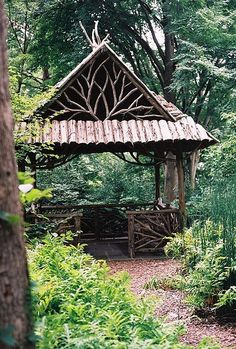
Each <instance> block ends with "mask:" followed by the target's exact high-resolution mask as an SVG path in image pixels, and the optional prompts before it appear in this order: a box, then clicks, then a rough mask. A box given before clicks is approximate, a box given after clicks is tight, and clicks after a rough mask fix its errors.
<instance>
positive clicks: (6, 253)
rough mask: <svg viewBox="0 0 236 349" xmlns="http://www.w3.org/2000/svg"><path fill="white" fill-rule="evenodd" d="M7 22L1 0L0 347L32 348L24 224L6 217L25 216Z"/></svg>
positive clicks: (1, 0) (4, 348)
mask: <svg viewBox="0 0 236 349" xmlns="http://www.w3.org/2000/svg"><path fill="white" fill-rule="evenodd" d="M6 26H7V21H6V17H5V16H4V4H3V0H0V118H1V120H0V246H1V248H0V329H1V333H3V335H1V337H0V348H1V349H8V348H9V349H10V348H11V349H12V348H17V349H29V348H33V347H34V346H33V345H32V343H30V341H29V340H28V339H27V336H28V335H29V333H30V330H31V326H30V314H29V311H28V309H29V306H28V303H27V302H29V299H28V296H29V279H28V272H27V261H26V252H25V246H24V239H23V225H22V223H15V224H13V223H12V222H10V221H7V220H6V219H4V215H5V217H6V214H10V215H18V216H21V205H20V202H19V195H18V183H17V172H16V160H15V155H14V142H13V132H12V130H13V119H12V115H11V109H10V99H9V92H8V74H7V57H6ZM11 330H12V337H13V339H14V341H15V344H14V345H13V346H10V345H9V343H8V344H7V343H6V341H5V343H4V338H5V336H4V331H6V332H10V331H11Z"/></svg>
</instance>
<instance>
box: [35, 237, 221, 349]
mask: <svg viewBox="0 0 236 349" xmlns="http://www.w3.org/2000/svg"><path fill="white" fill-rule="evenodd" d="M29 257H30V265H31V277H32V279H33V280H34V283H35V286H34V288H33V303H34V304H33V308H34V311H35V318H36V321H37V322H36V334H37V335H38V343H37V348H38V349H48V348H50V349H54V348H55V349H60V348H63V349H74V348H80V349H89V348H95V349H106V348H107V349H110V348H115V349H126V348H127V349H142V348H143V349H154V348H160V349H161V348H163V349H164V348H165V349H168V348H170V349H178V348H191V347H190V346H187V345H185V344H182V343H180V342H179V336H180V335H181V334H182V333H183V332H184V330H183V327H182V326H178V327H175V328H173V327H172V326H170V325H167V324H166V323H164V322H163V321H162V320H160V319H157V318H156V317H155V316H154V314H153V308H154V307H153V306H154V304H152V301H151V300H147V299H145V300H144V299H139V300H138V301H137V299H136V298H135V296H134V295H133V294H132V293H131V292H130V291H129V290H128V285H129V276H128V274H127V273H121V274H119V275H118V276H117V275H116V276H111V275H109V269H108V267H107V265H106V263H105V262H103V261H95V260H94V259H93V258H92V257H91V256H90V255H88V254H85V253H84V252H83V247H82V246H79V247H78V248H76V247H73V246H65V245H64V244H63V241H62V240H61V239H59V238H57V239H55V238H53V237H49V236H48V237H46V238H45V239H44V240H43V241H41V242H36V243H34V245H33V246H31V248H30V250H29ZM204 341H205V343H206V344H204V346H203V344H202V343H203V342H202V343H201V344H199V348H211V349H213V348H219V347H218V346H216V345H215V344H214V343H211V342H209V341H207V342H206V340H205V339H204Z"/></svg>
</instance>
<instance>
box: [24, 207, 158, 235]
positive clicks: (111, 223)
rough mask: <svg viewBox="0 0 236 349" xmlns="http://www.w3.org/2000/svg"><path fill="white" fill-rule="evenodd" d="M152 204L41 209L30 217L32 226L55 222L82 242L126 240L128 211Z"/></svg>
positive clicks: (60, 230) (58, 227) (58, 229)
mask: <svg viewBox="0 0 236 349" xmlns="http://www.w3.org/2000/svg"><path fill="white" fill-rule="evenodd" d="M152 207H153V203H150V202H149V203H147V202H146V203H124V204H106V205H103V204H93V205H91V204H87V205H41V206H39V207H38V208H37V210H36V212H35V214H32V213H31V214H28V215H27V219H28V220H31V221H32V222H47V221H48V222H55V223H57V228H56V230H57V231H58V232H62V231H66V230H71V231H72V232H73V233H76V232H77V231H80V232H81V233H80V241H87V240H91V239H93V240H104V239H122V238H124V239H127V237H128V221H127V214H126V211H127V210H135V209H139V210H140V209H143V210H144V209H146V208H148V209H150V208H152Z"/></svg>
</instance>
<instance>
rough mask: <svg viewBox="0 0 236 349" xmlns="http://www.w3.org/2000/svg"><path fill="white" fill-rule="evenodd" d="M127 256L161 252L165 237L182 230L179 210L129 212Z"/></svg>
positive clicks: (165, 240)
mask: <svg viewBox="0 0 236 349" xmlns="http://www.w3.org/2000/svg"><path fill="white" fill-rule="evenodd" d="M127 213H128V236H129V255H130V257H131V258H133V257H135V254H136V253H138V252H155V251H160V250H163V247H164V245H165V244H166V242H167V239H166V238H167V237H169V236H171V235H172V234H174V233H176V232H178V231H180V230H181V229H182V219H181V215H180V212H179V210H177V209H163V210H157V211H151V210H150V211H129V212H127Z"/></svg>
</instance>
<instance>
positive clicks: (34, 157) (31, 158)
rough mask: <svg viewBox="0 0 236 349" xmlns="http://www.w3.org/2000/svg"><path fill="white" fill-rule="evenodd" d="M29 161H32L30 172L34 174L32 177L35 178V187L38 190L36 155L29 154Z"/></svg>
mask: <svg viewBox="0 0 236 349" xmlns="http://www.w3.org/2000/svg"><path fill="white" fill-rule="evenodd" d="M29 159H30V170H31V172H32V177H33V178H34V180H35V182H34V187H35V188H36V187H37V185H36V154H34V153H30V154H29Z"/></svg>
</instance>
